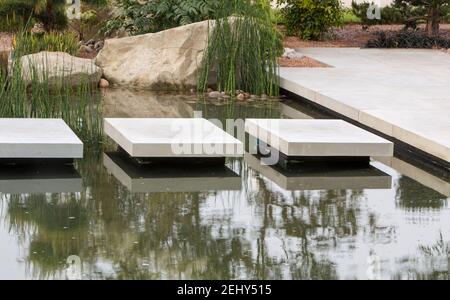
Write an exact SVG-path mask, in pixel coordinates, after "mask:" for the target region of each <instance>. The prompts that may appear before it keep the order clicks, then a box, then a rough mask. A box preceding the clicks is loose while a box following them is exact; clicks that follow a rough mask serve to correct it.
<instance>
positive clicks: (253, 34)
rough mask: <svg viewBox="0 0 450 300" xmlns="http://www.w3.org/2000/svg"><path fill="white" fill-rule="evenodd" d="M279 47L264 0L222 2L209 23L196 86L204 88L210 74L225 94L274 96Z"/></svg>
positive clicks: (279, 42)
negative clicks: (238, 92) (241, 91)
mask: <svg viewBox="0 0 450 300" xmlns="http://www.w3.org/2000/svg"><path fill="white" fill-rule="evenodd" d="M228 16H233V17H230V18H229V17H228ZM281 50H282V39H281V35H280V33H279V32H278V31H277V30H276V29H275V27H274V25H273V23H272V22H271V13H270V4H269V2H268V1H266V0H258V1H254V0H253V1H252V0H229V1H226V2H222V3H221V4H220V6H218V8H217V10H216V12H215V21H214V22H212V23H211V29H210V34H209V41H208V47H207V49H206V54H205V58H204V61H203V63H202V72H201V74H200V78H199V84H198V88H199V90H200V91H205V90H206V89H207V87H208V79H209V78H211V74H214V79H215V81H216V83H217V89H218V90H220V91H225V92H226V93H228V94H229V95H234V94H235V91H236V90H237V89H239V90H244V91H247V92H249V93H253V94H258V95H262V94H267V95H277V94H278V67H277V57H278V56H280V55H281ZM212 71H213V72H212Z"/></svg>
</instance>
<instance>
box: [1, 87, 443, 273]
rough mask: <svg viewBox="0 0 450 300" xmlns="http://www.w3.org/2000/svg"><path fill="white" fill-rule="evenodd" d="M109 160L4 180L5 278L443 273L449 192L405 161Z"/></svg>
mask: <svg viewBox="0 0 450 300" xmlns="http://www.w3.org/2000/svg"><path fill="white" fill-rule="evenodd" d="M104 93H105V94H104V95H103V102H104V109H103V113H104V116H105V117H192V116H193V115H194V112H195V111H201V112H202V115H203V116H204V117H206V118H217V119H219V120H226V119H228V118H246V117H258V118H280V117H282V118H311V117H313V118H323V117H324V116H321V115H320V114H318V113H317V112H314V111H311V110H308V109H307V108H305V107H302V106H298V105H295V104H294V103H293V102H291V101H289V100H283V101H271V102H258V101H255V102H252V103H235V104H227V103H224V102H221V101H209V100H208V101H203V100H198V99H197V98H196V96H194V95H174V94H155V93H150V92H135V91H125V90H109V91H106V92H104ZM114 150H115V146H114V145H112V144H109V145H108V146H106V147H105V149H92V150H90V151H89V152H88V153H87V154H86V157H85V159H83V160H79V161H77V162H76V164H75V170H73V169H70V170H33V169H29V170H25V171H26V172H25V171H23V170H19V171H14V172H13V171H11V170H7V171H2V172H0V196H1V198H0V199H1V200H0V252H1V253H2V255H1V256H0V266H1V268H0V278H1V279H55V278H61V279H64V278H67V277H69V278H71V277H70V274H72V273H71V272H72V271H73V270H72V269H71V268H73V265H68V263H67V262H68V258H69V257H71V256H72V257H71V258H70V259H69V261H71V259H72V260H73V256H74V255H75V256H76V257H78V258H79V259H80V262H81V267H80V270H81V272H80V277H81V278H83V279H379V278H382V279H448V278H449V277H450V276H449V274H450V271H449V270H450V269H449V268H450V267H449V253H450V250H449V249H450V248H449V241H450V226H449V225H450V209H449V205H448V200H449V197H450V184H449V183H448V181H446V180H445V179H443V178H439V177H436V176H433V175H431V174H429V173H427V172H424V171H422V170H421V169H418V168H416V167H414V166H413V165H411V164H408V163H406V162H404V161H402V160H400V159H396V158H394V159H392V160H385V161H382V162H380V161H373V162H372V163H371V168H369V169H367V170H363V171H359V172H355V171H351V172H348V171H336V170H305V171H303V172H299V173H298V174H296V173H294V174H292V173H290V174H284V173H283V172H280V170H277V169H276V168H270V167H268V168H261V166H260V165H259V164H258V160H257V159H256V158H255V157H253V156H251V155H246V156H245V157H244V158H243V159H230V160H227V163H226V168H218V169H214V170H210V169H208V170H201V169H196V170H189V169H182V170H167V169H161V170H151V171H148V172H139V170H138V171H136V170H133V169H130V167H129V165H128V164H127V163H126V162H123V161H120V159H119V160H118V159H116V158H115V157H114V156H112V157H111V156H108V155H105V154H104V152H109V151H114ZM75 273H76V272H75ZM68 274H69V275H68Z"/></svg>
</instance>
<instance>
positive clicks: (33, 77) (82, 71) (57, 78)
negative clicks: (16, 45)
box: [20, 51, 102, 87]
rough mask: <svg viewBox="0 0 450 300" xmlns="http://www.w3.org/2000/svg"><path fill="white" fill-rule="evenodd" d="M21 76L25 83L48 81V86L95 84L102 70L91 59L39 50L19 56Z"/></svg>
mask: <svg viewBox="0 0 450 300" xmlns="http://www.w3.org/2000/svg"><path fill="white" fill-rule="evenodd" d="M20 64H21V72H22V78H23V80H24V81H25V82H26V83H27V85H29V84H31V83H32V82H33V81H34V82H39V83H43V82H48V85H49V86H50V87H55V86H61V85H71V86H79V85H81V84H92V85H95V86H96V85H97V84H98V82H99V81H100V78H101V77H102V70H101V69H100V68H99V67H97V66H96V65H95V62H94V61H93V60H92V59H84V58H79V57H74V56H71V55H70V54H67V53H64V52H47V51H44V52H39V53H36V54H30V55H25V56H22V57H21V58H20Z"/></svg>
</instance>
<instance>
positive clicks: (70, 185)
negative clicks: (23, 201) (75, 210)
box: [0, 165, 82, 194]
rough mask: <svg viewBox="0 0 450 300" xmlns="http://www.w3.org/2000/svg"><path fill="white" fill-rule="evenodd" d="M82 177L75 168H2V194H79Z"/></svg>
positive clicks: (0, 189) (0, 184) (0, 177)
mask: <svg viewBox="0 0 450 300" xmlns="http://www.w3.org/2000/svg"><path fill="white" fill-rule="evenodd" d="M81 189H82V180H81V176H80V175H79V174H78V172H77V171H76V170H75V169H74V167H73V166H69V165H68V166H45V165H40V166H36V165H35V166H13V165H11V166H2V167H1V168H0V193H7V194H23V193H64V192H66V193H67V192H79V191H81Z"/></svg>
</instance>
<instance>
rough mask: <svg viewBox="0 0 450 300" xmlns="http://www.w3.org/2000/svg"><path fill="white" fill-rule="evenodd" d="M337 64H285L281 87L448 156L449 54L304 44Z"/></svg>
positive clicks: (448, 159) (316, 56)
mask: <svg viewBox="0 0 450 300" xmlns="http://www.w3.org/2000/svg"><path fill="white" fill-rule="evenodd" d="M298 51H300V52H301V53H303V54H305V55H307V56H309V57H312V58H314V59H317V60H319V61H321V62H324V63H326V64H328V65H331V66H333V68H314V69H313V68H281V71H280V77H281V87H282V88H284V89H286V90H288V91H290V92H293V93H295V94H297V95H300V96H302V97H304V98H306V99H308V100H310V101H313V102H316V103H317V104H320V105H322V106H324V107H326V108H328V109H331V110H333V111H335V112H337V113H339V114H342V115H344V116H346V117H348V118H350V119H353V120H355V121H358V122H359V123H361V124H363V125H366V126H369V127H371V128H373V129H376V130H377V131H379V132H382V133H384V134H386V135H388V136H391V137H394V138H396V139H398V140H400V141H403V142H405V143H407V144H410V145H412V146H414V147H416V148H418V149H421V150H423V151H425V152H427V153H429V154H431V155H433V156H435V157H438V158H440V159H442V160H444V161H446V162H450V55H449V54H446V53H443V52H440V51H437V50H436V51H435V50H411V49H408V50H406V49H405V50H404V49H399V50H397V49H396V50H387V49H358V48H305V49H298Z"/></svg>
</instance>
